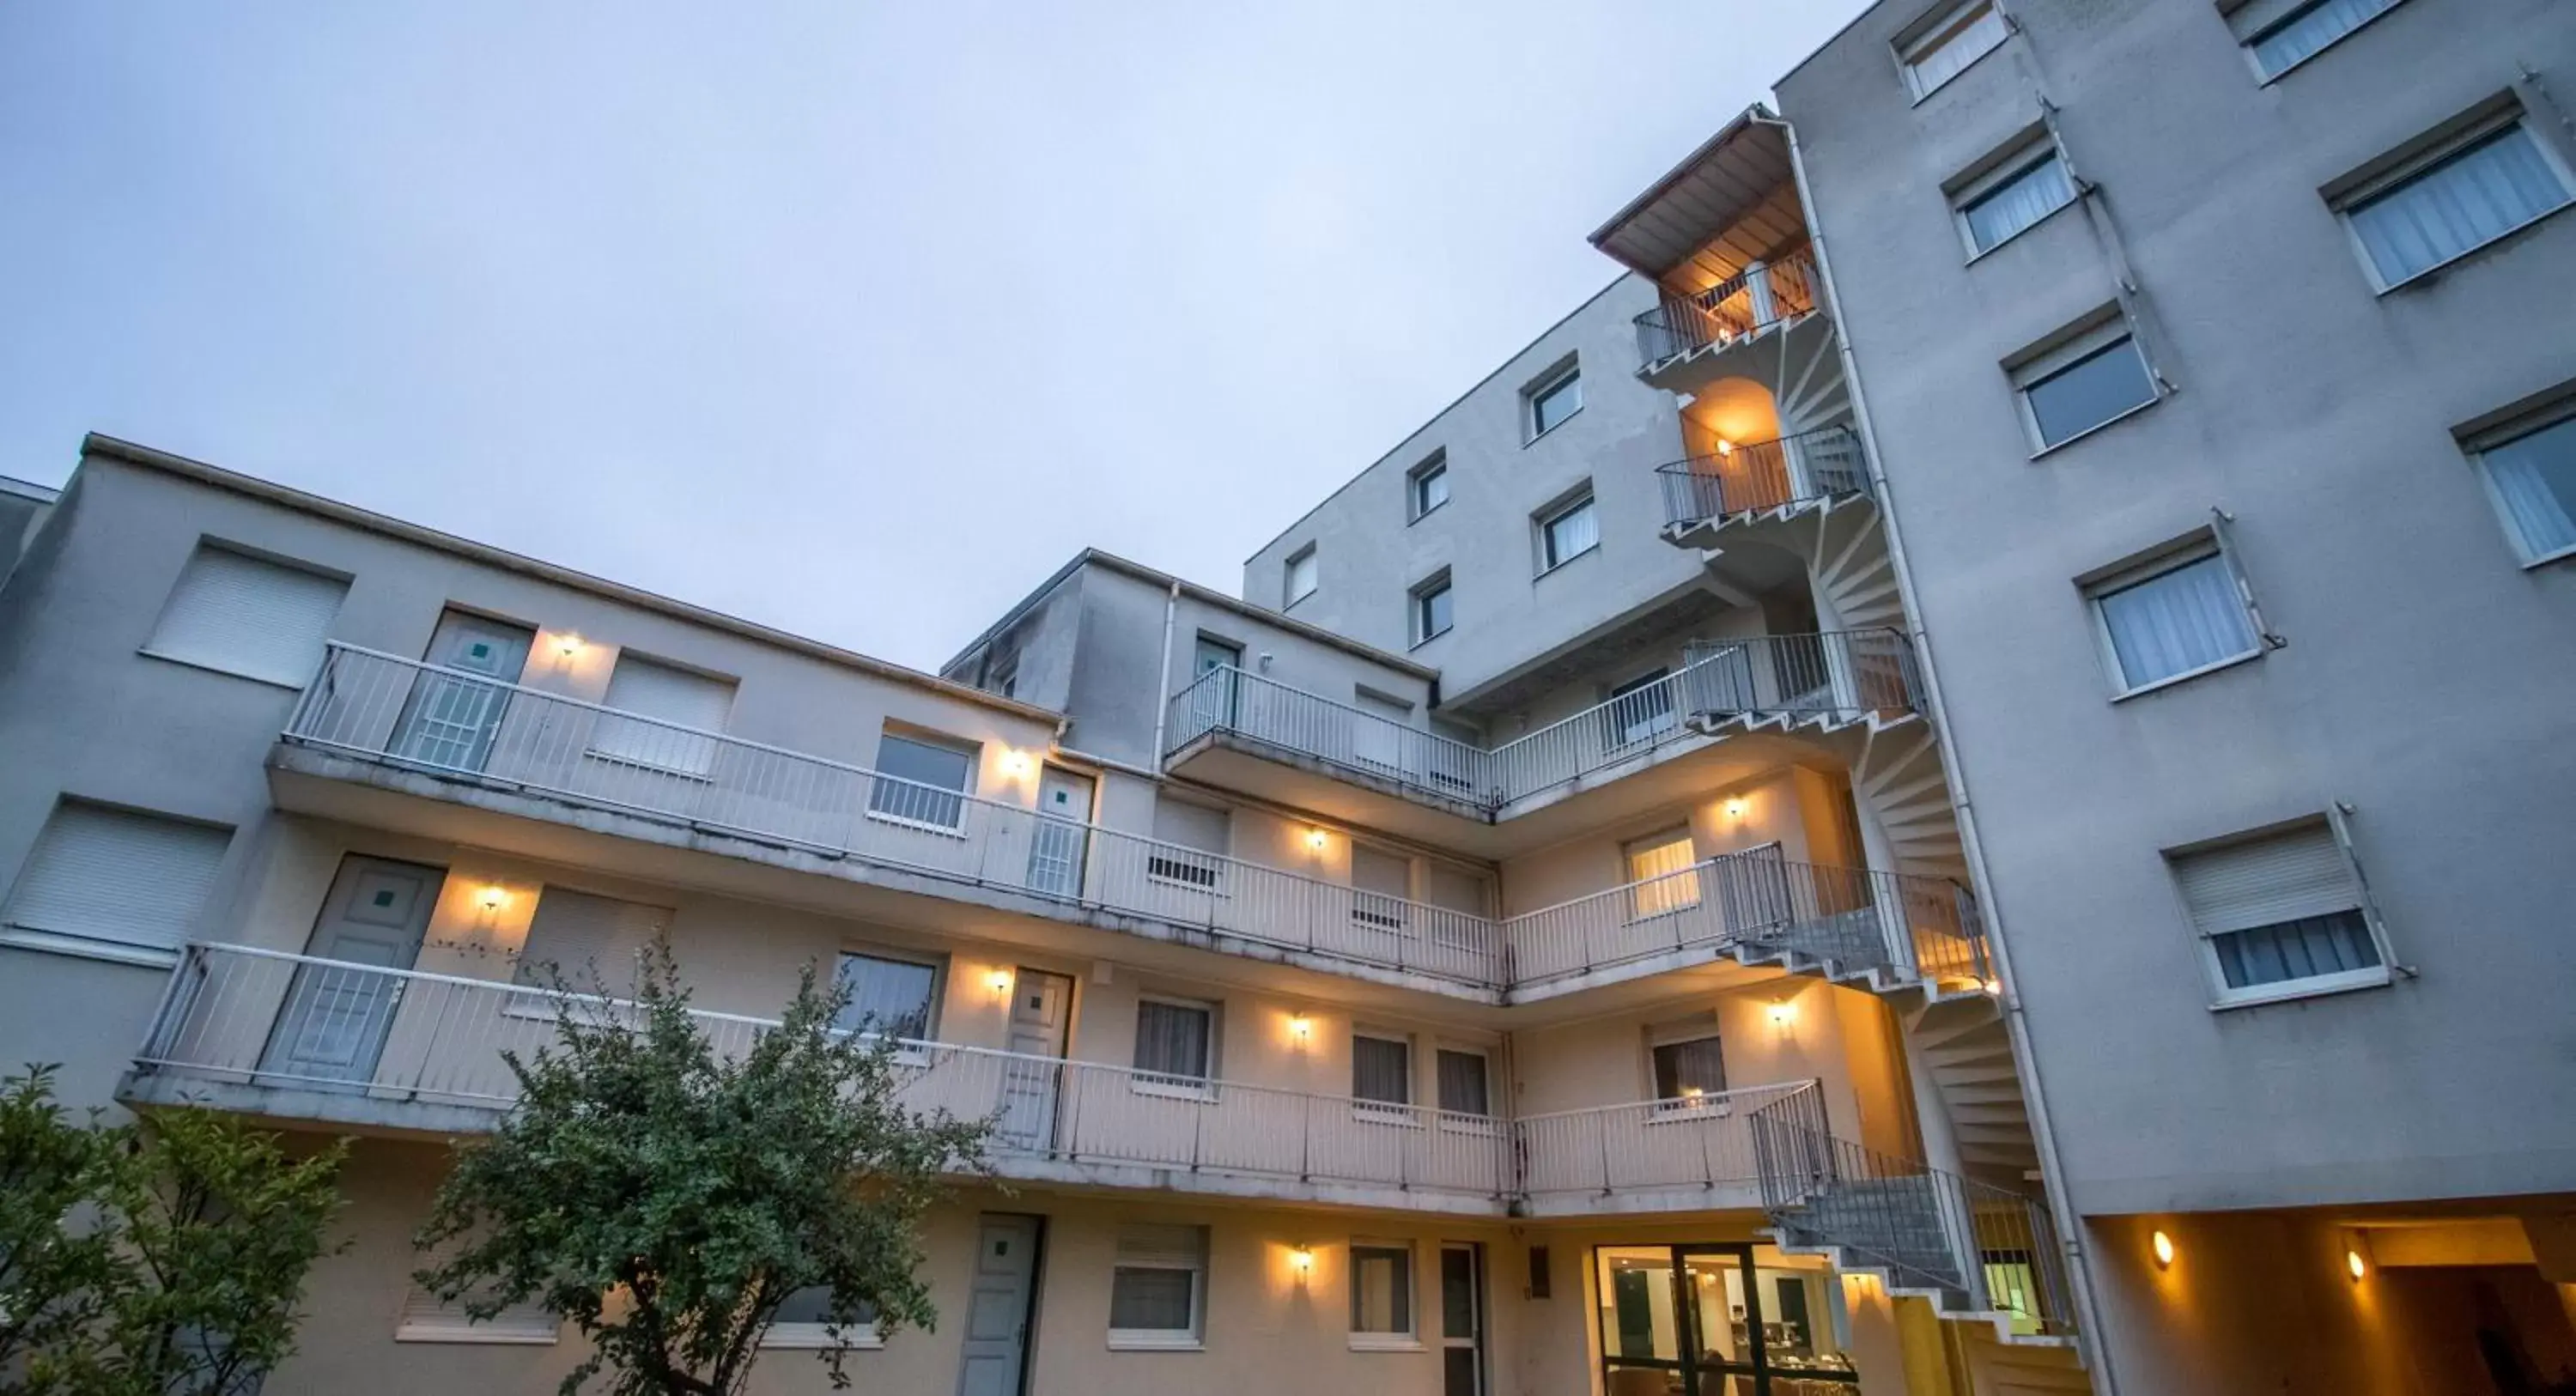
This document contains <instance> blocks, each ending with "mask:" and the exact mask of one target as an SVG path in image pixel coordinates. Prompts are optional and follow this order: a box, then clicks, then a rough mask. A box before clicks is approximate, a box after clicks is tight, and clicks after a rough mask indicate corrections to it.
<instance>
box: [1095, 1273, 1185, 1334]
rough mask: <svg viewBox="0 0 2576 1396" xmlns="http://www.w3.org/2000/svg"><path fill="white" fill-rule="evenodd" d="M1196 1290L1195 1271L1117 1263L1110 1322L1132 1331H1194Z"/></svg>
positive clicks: (1110, 1293)
mask: <svg viewBox="0 0 2576 1396" xmlns="http://www.w3.org/2000/svg"><path fill="white" fill-rule="evenodd" d="M1197 1290H1198V1275H1197V1273H1196V1272H1195V1271H1190V1270H1179V1269H1162V1268H1159V1267H1149V1266H1141V1265H1121V1266H1118V1267H1117V1268H1116V1269H1115V1270H1114V1271H1113V1272H1112V1273H1111V1277H1110V1281H1109V1326H1110V1327H1111V1328H1115V1329H1119V1330H1121V1331H1124V1332H1130V1333H1137V1332H1146V1333H1188V1332H1192V1331H1195V1329H1196V1326H1197V1325H1196V1323H1195V1322H1194V1321H1193V1315H1192V1314H1191V1297H1192V1296H1193V1295H1194V1294H1195V1293H1196V1292H1197Z"/></svg>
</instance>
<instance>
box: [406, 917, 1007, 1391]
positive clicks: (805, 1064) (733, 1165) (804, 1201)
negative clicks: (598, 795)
mask: <svg viewBox="0 0 2576 1396" xmlns="http://www.w3.org/2000/svg"><path fill="white" fill-rule="evenodd" d="M558 989H559V990H561V985H560V982H558ZM847 998H848V994H847V990H846V989H841V988H838V987H835V988H832V989H825V988H823V987H822V986H821V985H820V984H819V983H818V980H817V976H816V973H815V971H814V968H813V966H811V965H808V966H807V967H806V969H805V972H804V974H803V976H802V978H801V979H800V980H799V982H798V985H797V989H796V997H795V999H794V1000H793V1001H792V1002H790V1003H789V1005H788V1007H787V1011H786V1014H785V1016H784V1018H783V1020H782V1021H781V1022H780V1023H778V1024H777V1025H775V1026H773V1027H769V1028H767V1029H765V1030H763V1031H760V1032H758V1033H757V1034H756V1035H754V1036H753V1038H752V1040H751V1041H750V1042H749V1043H748V1044H747V1049H746V1050H742V1051H739V1052H735V1053H726V1052H720V1051H719V1050H717V1047H716V1045H715V1043H714V1042H713V1041H712V1040H711V1039H710V1038H709V1036H708V1034H707V1032H706V1031H705V1030H704V1029H703V1028H702V1027H701V1025H700V1021H699V1019H698V1017H697V1016H696V1015H695V1014H693V1013H692V1012H691V1011H690V1008H689V994H688V991H687V990H686V989H685V988H683V987H682V986H681V985H680V983H679V974H678V966H677V964H676V962H675V961H674V960H673V959H672V957H671V954H670V951H669V949H668V947H667V946H664V945H660V944H657V945H655V946H654V947H652V948H651V949H650V950H648V951H647V952H646V954H645V957H644V962H643V966H642V969H641V971H640V973H639V975H638V978H637V984H636V992H635V996H634V999H633V1001H632V1003H631V1004H629V1003H619V1002H615V1001H612V1000H610V999H607V998H606V997H604V996H601V995H598V994H573V993H570V992H562V993H561V996H560V997H559V998H558V1000H557V1003H558V1008H557V1016H556V1038H557V1041H556V1043H555V1044H554V1045H553V1046H551V1047H546V1048H540V1049H539V1050H538V1052H537V1053H536V1055H535V1058H534V1059H533V1060H528V1061H522V1060H521V1059H520V1058H519V1057H518V1056H517V1054H515V1053H508V1054H505V1055H504V1059H505V1060H506V1061H507V1062H508V1064H509V1067H510V1070H511V1072H512V1073H513V1074H514V1075H516V1076H517V1077H518V1081H519V1087H520V1092H521V1094H520V1100H519V1103H518V1104H517V1105H516V1106H515V1107H513V1108H512V1110H511V1111H510V1113H509V1114H508V1115H506V1116H505V1117H504V1118H503V1120H502V1122H501V1124H500V1126H499V1128H498V1129H497V1130H496V1131H495V1132H494V1133H492V1134H491V1135H488V1136H486V1137H484V1138H481V1139H478V1140H472V1141H468V1142H466V1143H464V1144H462V1145H460V1146H459V1149H458V1154H457V1160H456V1166H455V1168H454V1170H453V1171H452V1172H451V1173H450V1174H449V1175H448V1178H447V1180H446V1182H445V1183H444V1184H442V1185H441V1187H440V1189H439V1193H438V1197H437V1200H436V1201H435V1202H434V1203H433V1205H432V1207H431V1214H430V1219H429V1221H428V1223H427V1224H426V1225H425V1226H423V1227H422V1228H421V1231H420V1233H419V1235H418V1236H417V1238H416V1244H418V1245H419V1246H420V1247H421V1248H422V1249H423V1250H424V1251H427V1252H430V1253H432V1254H434V1255H440V1256H443V1259H441V1260H439V1261H438V1262H437V1263H435V1264H433V1265H432V1266H430V1267H429V1268H427V1269H424V1270H422V1271H420V1272H419V1276H418V1278H419V1280H420V1282H421V1283H422V1285H424V1286H425V1287H427V1288H428V1289H429V1290H430V1291H431V1292H432V1293H434V1294H436V1295H437V1296H438V1297H439V1299H440V1300H441V1301H443V1302H447V1303H452V1304H458V1305H459V1306H460V1307H462V1308H463V1310H464V1311H465V1313H466V1314H467V1315H468V1316H469V1317H473V1318H478V1319H488V1318H491V1317H493V1316H495V1315H497V1314H498V1313H500V1312H501V1311H502V1310H503V1309H505V1308H508V1307H511V1306H513V1305H518V1304H524V1303H527V1302H530V1301H534V1302H537V1303H539V1304H542V1305H543V1306H544V1307H545V1308H546V1309H547V1310H548V1311H550V1312H551V1313H553V1314H554V1315H556V1316H557V1317H558V1318H560V1319H563V1320H566V1321H569V1322H570V1323H572V1324H573V1325H574V1326H575V1327H577V1328H578V1329H579V1330H580V1331H581V1333H582V1335H583V1336H584V1337H586V1338H587V1339H589V1341H590V1345H591V1355H590V1357H589V1358H588V1359H587V1360H586V1361H584V1362H583V1363H582V1364H581V1365H580V1366H579V1367H577V1368H575V1369H574V1371H573V1372H572V1374H571V1375H569V1376H567V1377H566V1378H565V1379H564V1382H563V1386H562V1391H563V1392H564V1393H566V1396H570V1393H574V1392H577V1391H579V1390H581V1389H582V1387H583V1386H584V1385H585V1384H586V1383H587V1382H588V1381H589V1380H590V1379H591V1378H592V1377H594V1376H596V1375H598V1374H599V1373H600V1372H601V1371H602V1370H603V1369H606V1370H607V1371H608V1372H609V1373H610V1376H609V1390H610V1391H611V1392H613V1393H615V1396H672V1393H691V1394H692V1396H731V1393H734V1392H738V1391H740V1390H741V1389H742V1387H743V1384H744V1382H745V1381H746V1380H747V1379H748V1377H749V1375H750V1372H751V1367H752V1363H753V1361H754V1360H755V1359H756V1358H757V1357H758V1355H759V1351H760V1340H761V1337H762V1335H763V1334H765V1333H767V1332H768V1330H769V1326H770V1324H771V1323H772V1322H773V1321H775V1319H776V1316H777V1313H778V1309H779V1306H780V1305H781V1304H782V1303H784V1302H786V1300H787V1299H788V1297H789V1296H790V1295H793V1294H795V1293H797V1292H798V1291H799V1290H819V1291H822V1292H825V1293H827V1294H828V1296H829V1298H828V1301H827V1302H826V1305H825V1310H826V1312H827V1313H828V1314H829V1316H830V1328H829V1330H828V1331H829V1332H830V1334H831V1336H832V1337H834V1338H835V1339H836V1341H835V1342H833V1343H831V1344H829V1345H827V1346H825V1347H824V1348H823V1349H822V1350H821V1351H820V1353H819V1355H820V1356H821V1357H822V1359H823V1360H824V1362H825V1363H826V1365H827V1366H828V1367H829V1368H830V1371H831V1376H832V1383H833V1385H834V1386H835V1387H836V1388H839V1387H846V1386H847V1385H848V1384H849V1380H848V1377H847V1375H846V1374H845V1373H844V1371H843V1362H844V1359H845V1358H846V1357H847V1355H848V1352H849V1346H850V1345H849V1343H848V1342H847V1341H846V1340H845V1339H842V1330H843V1329H844V1328H846V1327H849V1326H852V1325H855V1324H858V1323H860V1322H862V1321H866V1320H870V1319H872V1320H873V1321H874V1323H875V1324H876V1326H877V1329H878V1330H879V1331H880V1332H891V1331H893V1330H894V1329H896V1328H899V1327H902V1326H904V1325H906V1324H911V1325H916V1326H919V1327H924V1328H927V1327H930V1326H932V1324H933V1323H934V1322H935V1321H936V1319H937V1314H936V1312H935V1311H934V1310H933V1308H932V1305H931V1302H930V1295H929V1291H928V1287H927V1286H926V1285H925V1284H923V1282H922V1280H921V1278H920V1275H919V1270H920V1267H921V1263H922V1253H921V1245H920V1240H919V1223H920V1220H921V1217H922V1214H923V1213H924V1212H926V1211H927V1210H928V1209H929V1207H930V1205H931V1204H932V1202H934V1201H935V1200H936V1199H937V1198H938V1197H939V1196H940V1195H941V1194H942V1192H943V1191H944V1183H943V1181H942V1176H941V1175H942V1174H943V1173H944V1172H946V1171H947V1170H949V1169H951V1168H959V1167H963V1168H980V1167H981V1166H982V1162H983V1141H984V1138H985V1135H986V1133H987V1131H988V1129H989V1126H988V1125H987V1124H986V1123H985V1122H982V1121H960V1120H955V1119H952V1118H950V1117H949V1116H948V1115H947V1114H946V1113H945V1112H934V1113H929V1114H922V1113H917V1112H915V1111H912V1110H910V1109H907V1108H905V1107H904V1106H903V1105H902V1104H901V1103H900V1102H898V1101H897V1100H896V1098H895V1096H896V1091H897V1088H898V1087H899V1086H900V1085H901V1083H902V1074H903V1072H904V1071H905V1070H906V1069H907V1068H905V1067H903V1066H902V1065H901V1064H900V1062H899V1061H898V1059H897V1057H896V1055H895V1048H894V1045H893V1044H892V1043H891V1042H888V1041H885V1040H882V1039H874V1038H866V1037H861V1036H859V1035H857V1034H852V1033H848V1032H843V1031H838V1030H836V1029H835V1028H834V1026H833V1023H834V1020H835V1019H836V1018H837V1016H838V1015H839V1013H840V1011H841V1008H842V1006H843V1004H844V1003H845V1002H846V1001H847Z"/></svg>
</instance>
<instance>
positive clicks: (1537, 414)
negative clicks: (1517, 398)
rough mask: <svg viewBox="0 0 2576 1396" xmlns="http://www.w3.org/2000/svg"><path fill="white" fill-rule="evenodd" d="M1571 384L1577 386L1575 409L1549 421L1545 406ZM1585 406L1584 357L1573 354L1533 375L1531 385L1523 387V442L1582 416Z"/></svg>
mask: <svg viewBox="0 0 2576 1396" xmlns="http://www.w3.org/2000/svg"><path fill="white" fill-rule="evenodd" d="M1567 388H1572V389H1573V390H1574V410H1573V411H1571V412H1568V413H1566V414H1565V415H1564V416H1562V417H1559V418H1557V419H1556V420H1555V421H1553V422H1548V421H1546V420H1545V419H1544V414H1543V413H1542V411H1541V408H1542V407H1544V406H1545V404H1546V403H1547V401H1548V400H1549V399H1550V398H1553V397H1555V396H1556V395H1557V394H1558V393H1560V392H1563V391H1564V390H1565V389H1567ZM1584 406H1585V402H1584V397H1583V364H1582V361H1581V359H1580V358H1578V357H1575V356H1571V355H1569V356H1568V357H1567V358H1566V359H1565V360H1564V361H1563V362H1561V363H1559V364H1556V365H1555V366H1553V367H1551V368H1549V369H1548V370H1547V372H1545V373H1542V374H1540V375H1539V376H1538V377H1536V378H1533V379H1531V380H1530V381H1529V386H1527V387H1525V388H1523V389H1521V444H1522V445H1524V446H1528V445H1531V444H1533V443H1535V442H1536V441H1537V440H1538V439H1539V438H1540V437H1543V436H1546V435H1547V434H1548V433H1550V432H1553V431H1555V430H1556V429H1557V428H1558V427H1561V426H1564V425H1565V424H1566V423H1568V422H1570V421H1573V420H1574V419H1575V418H1577V417H1580V416H1582V415H1583V409H1584Z"/></svg>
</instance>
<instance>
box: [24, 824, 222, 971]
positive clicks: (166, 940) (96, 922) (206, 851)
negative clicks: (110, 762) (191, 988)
mask: <svg viewBox="0 0 2576 1396" xmlns="http://www.w3.org/2000/svg"><path fill="white" fill-rule="evenodd" d="M231 842H232V830H230V829H224V828H218V827H216V826H215V825H211V824H193V823H190V822H188V821H186V820H180V819H171V818H168V817H166V816H163V815H158V814H144V813H141V812H139V811H135V810H123V809H115V808H112V807H110V806H107V805H94V804H91V803H89V802H88V801H86V800H72V799H65V800H63V801H62V802H60V803H58V804H56V805H55V806H54V811H53V813H52V814H51V815H49V816H47V817H46V819H45V827H44V828H43V829H42V830H41V831H39V832H38V833H37V835H36V846H35V847H34V848H33V849H32V850H30V851H29V852H28V854H27V862H26V865H25V866H24V867H22V868H20V869H19V870H18V881H17V884H16V885H15V886H13V887H11V888H10V889H9V899H8V901H7V902H6V903H5V904H0V944H8V945H18V946H26V947H30V948H34V949H45V950H60V951H66V952H69V953H72V954H78V955H90V956H94V957H97V958H100V959H111V960H125V961H130V962H133V963H136V964H150V965H166V964H169V963H171V962H172V961H173V960H174V959H175V958H177V955H178V950H179V947H180V946H181V945H183V944H186V943H187V940H188V935H189V932H191V931H192V930H194V929H195V928H196V923H197V916H198V914H199V913H200V912H201V911H203V910H204V909H205V904H206V894H207V892H208V891H209V890H211V889H212V888H213V887H214V885H215V872H216V870H217V869H218V868H220V867H221V866H222V865H223V861H224V848H225V847H226V845H228V844H230V843H231Z"/></svg>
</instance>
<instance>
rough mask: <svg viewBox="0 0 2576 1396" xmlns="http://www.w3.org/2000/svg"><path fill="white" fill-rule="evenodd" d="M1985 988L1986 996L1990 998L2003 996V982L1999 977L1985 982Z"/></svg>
mask: <svg viewBox="0 0 2576 1396" xmlns="http://www.w3.org/2000/svg"><path fill="white" fill-rule="evenodd" d="M1985 990H1986V997H1988V998H1990V999H1991V998H2001V997H2003V992H2004V982H2003V981H2002V980H2000V979H1989V980H1987V981H1986V983H1985Z"/></svg>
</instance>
